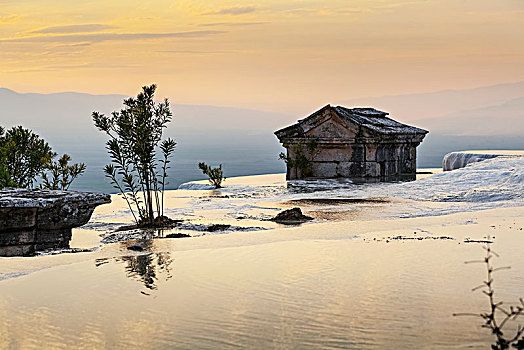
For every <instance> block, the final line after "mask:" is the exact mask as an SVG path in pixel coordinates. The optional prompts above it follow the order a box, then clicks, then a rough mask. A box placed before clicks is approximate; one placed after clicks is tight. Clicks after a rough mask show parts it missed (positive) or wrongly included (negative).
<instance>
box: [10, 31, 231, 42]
mask: <svg viewBox="0 0 524 350" xmlns="http://www.w3.org/2000/svg"><path fill="white" fill-rule="evenodd" d="M222 33H225V31H220V30H195V31H190V32H178V33H130V34H125V33H99V34H75V35H53V36H33V37H25V38H17V39H1V40H0V43H2V42H4V43H5V42H15V43H28V42H30V43H79V42H80V43H97V42H103V41H127V40H147V39H164V38H198V37H205V36H209V35H215V34H222Z"/></svg>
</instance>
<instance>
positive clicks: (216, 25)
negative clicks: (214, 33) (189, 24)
mask: <svg viewBox="0 0 524 350" xmlns="http://www.w3.org/2000/svg"><path fill="white" fill-rule="evenodd" d="M267 23H268V22H216V23H202V24H199V25H198V26H200V27H220V26H230V27H243V26H256V25H260V24H267Z"/></svg>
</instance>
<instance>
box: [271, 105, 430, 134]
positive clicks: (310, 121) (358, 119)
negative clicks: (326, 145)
mask: <svg viewBox="0 0 524 350" xmlns="http://www.w3.org/2000/svg"><path fill="white" fill-rule="evenodd" d="M329 111H332V112H334V113H336V115H337V116H338V117H339V118H341V119H342V120H346V121H349V122H351V123H353V124H356V125H357V126H361V127H365V128H367V129H370V130H372V131H373V132H376V133H378V134H384V135H420V136H423V135H426V134H427V133H428V131H427V130H424V129H420V128H417V127H414V126H410V125H406V124H402V123H400V122H397V121H396V120H393V119H391V118H389V117H388V115H389V113H387V112H383V111H380V110H378V109H375V108H371V107H365V108H364V107H357V108H346V107H342V106H336V107H333V106H331V105H327V106H325V107H323V108H321V109H320V110H318V111H316V112H315V113H313V114H311V115H310V116H308V117H306V118H304V119H301V120H299V121H298V122H297V123H296V124H293V125H291V126H288V127H285V128H283V129H280V130H278V131H276V132H275V135H276V136H277V137H278V138H279V139H282V138H289V137H292V138H297V137H298V138H300V137H304V136H305V133H306V132H308V131H309V130H311V129H314V128H316V127H318V126H319V125H320V124H321V123H323V122H325V120H323V121H322V120H321V119H322V116H324V115H325V113H326V112H329Z"/></svg>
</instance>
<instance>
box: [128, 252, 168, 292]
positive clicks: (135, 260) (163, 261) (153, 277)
mask: <svg viewBox="0 0 524 350" xmlns="http://www.w3.org/2000/svg"><path fill="white" fill-rule="evenodd" d="M122 261H124V262H125V263H126V264H127V265H126V272H127V276H128V277H131V278H136V279H139V280H140V281H141V282H142V283H143V284H144V286H145V287H146V288H148V289H157V285H156V281H157V280H158V279H159V278H160V277H161V275H163V274H165V276H166V277H165V279H166V281H167V280H168V279H170V278H171V269H170V265H171V263H172V262H173V260H172V259H171V257H170V254H169V253H167V252H160V253H149V254H145V255H137V256H124V257H122Z"/></svg>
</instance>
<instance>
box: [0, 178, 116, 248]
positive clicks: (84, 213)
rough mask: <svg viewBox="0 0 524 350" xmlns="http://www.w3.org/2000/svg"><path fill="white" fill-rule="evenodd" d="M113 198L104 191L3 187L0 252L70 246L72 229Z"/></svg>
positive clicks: (0, 201)
mask: <svg viewBox="0 0 524 350" xmlns="http://www.w3.org/2000/svg"><path fill="white" fill-rule="evenodd" d="M110 202H111V196H110V195H108V194H102V193H91V192H76V191H55V190H28V189H19V188H16V189H13V188H11V189H2V190H0V256H20V255H30V254H32V253H34V252H35V251H37V250H43V249H49V248H68V247H69V241H70V240H71V229H72V228H74V227H79V226H82V225H84V224H86V223H87V222H88V221H89V219H90V218H91V214H93V211H94V209H95V208H96V207H97V206H98V205H100V204H104V203H110Z"/></svg>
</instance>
